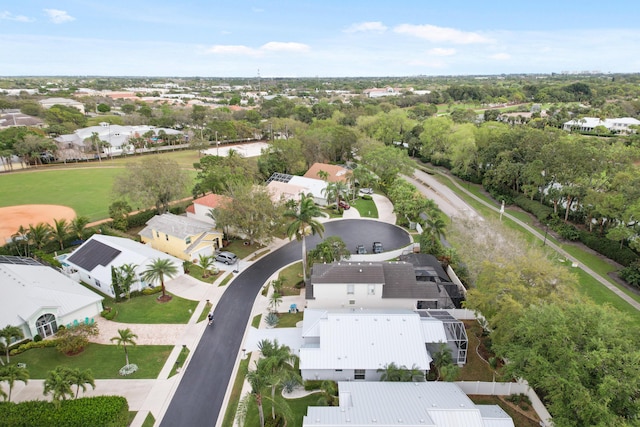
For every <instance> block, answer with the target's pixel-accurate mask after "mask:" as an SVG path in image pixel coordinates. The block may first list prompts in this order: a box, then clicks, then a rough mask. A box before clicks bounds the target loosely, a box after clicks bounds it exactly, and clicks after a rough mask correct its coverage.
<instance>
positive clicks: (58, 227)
mask: <svg viewBox="0 0 640 427" xmlns="http://www.w3.org/2000/svg"><path fill="white" fill-rule="evenodd" d="M50 227H51V228H50V230H51V237H53V239H54V240H55V241H57V242H58V243H60V250H62V249H64V239H66V238H67V236H68V235H69V223H68V222H67V220H66V219H64V218H62V219H54V220H53V226H50Z"/></svg>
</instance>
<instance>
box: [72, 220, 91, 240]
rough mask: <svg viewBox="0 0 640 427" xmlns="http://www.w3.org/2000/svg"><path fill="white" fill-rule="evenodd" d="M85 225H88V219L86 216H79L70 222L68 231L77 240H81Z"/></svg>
mask: <svg viewBox="0 0 640 427" xmlns="http://www.w3.org/2000/svg"><path fill="white" fill-rule="evenodd" d="M87 225H89V218H87V217H86V216H79V217H76V218H74V219H72V220H71V224H69V229H70V230H71V232H72V233H73V234H74V235H75V236H77V237H78V240H83V239H84V234H85V229H86V228H87Z"/></svg>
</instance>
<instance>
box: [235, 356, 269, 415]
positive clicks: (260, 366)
mask: <svg viewBox="0 0 640 427" xmlns="http://www.w3.org/2000/svg"><path fill="white" fill-rule="evenodd" d="M269 374H270V373H269V369H268V366H267V364H266V361H265V359H260V360H258V361H257V362H255V368H254V369H253V370H250V371H249V372H247V376H246V380H247V382H248V383H249V385H250V386H251V391H250V392H249V396H250V397H251V398H252V399H253V400H254V401H255V403H256V405H257V406H258V416H259V417H260V427H264V407H263V405H262V398H263V395H262V390H263V389H264V388H265V387H267V386H268V385H269ZM247 404H248V400H247V399H246V398H245V399H243V401H242V402H240V405H239V409H238V417H239V418H240V419H239V421H241V423H240V424H244V417H245V416H246V411H247Z"/></svg>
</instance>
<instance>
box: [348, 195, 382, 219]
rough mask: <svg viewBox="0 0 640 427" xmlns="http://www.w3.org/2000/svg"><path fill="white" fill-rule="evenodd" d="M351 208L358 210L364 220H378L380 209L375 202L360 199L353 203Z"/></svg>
mask: <svg viewBox="0 0 640 427" xmlns="http://www.w3.org/2000/svg"><path fill="white" fill-rule="evenodd" d="M351 208H352V209H353V208H356V209H357V210H358V212H359V213H360V216H361V217H364V218H378V208H377V207H376V203H375V202H374V201H373V200H364V199H362V198H358V199H357V200H354V201H353V202H351Z"/></svg>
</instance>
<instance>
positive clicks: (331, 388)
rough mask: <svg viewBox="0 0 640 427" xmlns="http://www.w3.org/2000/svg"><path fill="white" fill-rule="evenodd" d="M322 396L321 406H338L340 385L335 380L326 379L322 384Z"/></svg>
mask: <svg viewBox="0 0 640 427" xmlns="http://www.w3.org/2000/svg"><path fill="white" fill-rule="evenodd" d="M320 390H321V392H322V396H321V397H320V398H319V399H318V405H320V406H336V405H337V403H338V396H337V394H338V387H337V384H336V382H335V381H331V380H324V381H322V383H321V384H320Z"/></svg>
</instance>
